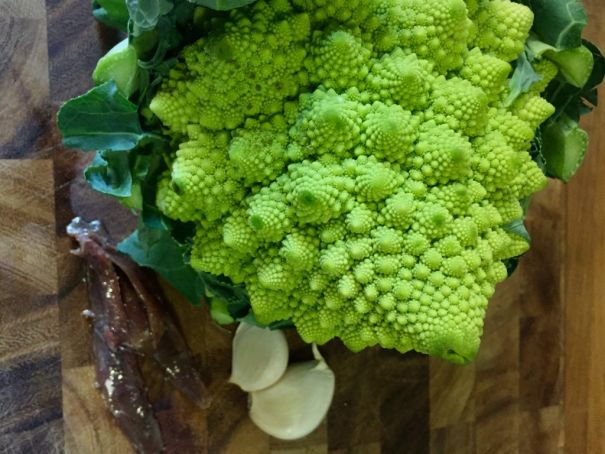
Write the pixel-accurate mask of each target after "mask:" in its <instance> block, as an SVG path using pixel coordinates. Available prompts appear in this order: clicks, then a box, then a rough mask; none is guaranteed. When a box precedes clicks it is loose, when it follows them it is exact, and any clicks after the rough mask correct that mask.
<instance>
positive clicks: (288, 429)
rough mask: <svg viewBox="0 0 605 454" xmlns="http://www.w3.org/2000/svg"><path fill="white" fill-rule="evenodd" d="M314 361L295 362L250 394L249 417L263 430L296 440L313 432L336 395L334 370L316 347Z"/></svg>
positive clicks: (281, 437)
mask: <svg viewBox="0 0 605 454" xmlns="http://www.w3.org/2000/svg"><path fill="white" fill-rule="evenodd" d="M314 354H315V357H316V358H317V359H316V360H315V361H309V362H305V363H299V364H294V365H292V366H290V367H288V369H287V370H286V373H285V374H284V375H283V377H282V378H281V379H280V380H279V381H278V382H277V383H275V384H274V385H273V386H271V387H269V388H267V389H263V390H261V391H256V392H253V393H251V394H250V418H251V419H252V421H253V422H254V423H255V424H256V425H257V426H258V427H259V428H260V429H261V430H263V431H264V432H266V433H268V434H269V435H271V436H273V437H275V438H279V439H282V440H296V439H299V438H303V437H305V436H307V435H309V434H310V433H311V432H313V431H314V430H315V429H316V428H317V427H318V426H319V425H320V424H321V422H322V421H323V419H324V418H325V417H326V414H327V413H328V409H329V408H330V404H331V403H332V397H333V396H334V384H335V378H334V372H332V370H331V369H330V368H329V367H328V365H327V364H326V362H325V361H324V359H323V358H322V357H321V355H319V351H318V350H317V348H316V347H315V346H314Z"/></svg>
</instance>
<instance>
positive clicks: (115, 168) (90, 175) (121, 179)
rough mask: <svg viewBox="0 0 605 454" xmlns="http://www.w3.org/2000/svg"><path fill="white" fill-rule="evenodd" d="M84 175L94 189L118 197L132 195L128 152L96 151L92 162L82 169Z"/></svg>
mask: <svg viewBox="0 0 605 454" xmlns="http://www.w3.org/2000/svg"><path fill="white" fill-rule="evenodd" d="M84 176H85V177H86V181H88V183H89V184H90V185H91V186H92V188H93V189H94V190H95V191H98V192H101V193H103V194H108V195H111V196H114V197H120V198H121V197H130V196H131V195H132V175H131V173H130V165H129V159H128V152H125V151H112V150H103V151H99V152H97V154H96V155H95V158H94V160H93V161H92V163H91V164H90V165H89V166H88V167H87V168H86V170H85V171H84Z"/></svg>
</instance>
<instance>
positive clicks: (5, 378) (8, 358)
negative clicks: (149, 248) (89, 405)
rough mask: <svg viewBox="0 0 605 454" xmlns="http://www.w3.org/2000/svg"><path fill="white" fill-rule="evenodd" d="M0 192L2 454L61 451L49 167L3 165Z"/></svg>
mask: <svg viewBox="0 0 605 454" xmlns="http://www.w3.org/2000/svg"><path fill="white" fill-rule="evenodd" d="M0 194H2V197H0V213H2V216H0V288H1V292H0V314H1V315H0V452H1V453H7V454H8V453H10V454H17V453H30V452H32V450H33V449H35V450H37V452H44V453H46V452H48V453H51V452H59V451H60V450H61V448H62V446H63V421H62V406H61V362H60V356H59V327H58V307H57V304H56V291H57V268H56V261H55V257H56V252H55V226H54V203H53V164H52V161H49V160H39V161H28V160H19V161H7V160H0Z"/></svg>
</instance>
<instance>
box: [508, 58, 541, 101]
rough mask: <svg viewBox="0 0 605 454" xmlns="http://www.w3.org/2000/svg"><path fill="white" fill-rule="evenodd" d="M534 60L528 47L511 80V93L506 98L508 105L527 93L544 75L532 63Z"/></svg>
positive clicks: (518, 61) (519, 60)
mask: <svg viewBox="0 0 605 454" xmlns="http://www.w3.org/2000/svg"><path fill="white" fill-rule="evenodd" d="M532 60H533V56H532V54H531V51H530V50H529V48H527V47H526V48H525V51H524V52H523V53H522V54H521V55H520V56H519V59H518V60H517V66H516V68H515V72H514V73H513V77H511V79H510V81H509V84H508V86H509V89H510V94H509V95H508V98H507V99H506V106H511V105H512V104H513V103H514V102H515V101H516V100H517V98H518V97H519V96H521V95H522V94H523V93H527V92H528V91H529V89H530V88H531V87H532V86H533V85H534V84H535V83H536V82H539V81H541V80H542V76H541V75H540V74H538V73H537V72H536V71H535V70H534V68H533V66H532V64H531V61H532Z"/></svg>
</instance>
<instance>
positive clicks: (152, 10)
mask: <svg viewBox="0 0 605 454" xmlns="http://www.w3.org/2000/svg"><path fill="white" fill-rule="evenodd" d="M173 6H174V5H173V2H172V1H169V0H126V7H127V8H128V13H129V14H130V20H131V23H132V33H133V34H134V35H135V36H138V35H140V34H141V33H143V32H145V31H148V30H152V29H153V28H154V27H155V26H156V25H157V23H158V20H159V18H160V16H163V15H164V14H166V13H168V12H169V11H170V10H171V9H172V8H173Z"/></svg>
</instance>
